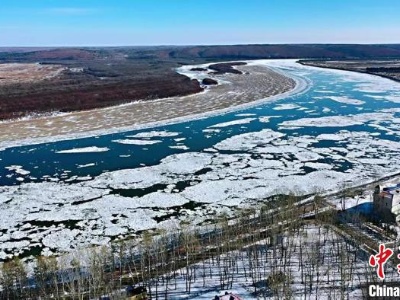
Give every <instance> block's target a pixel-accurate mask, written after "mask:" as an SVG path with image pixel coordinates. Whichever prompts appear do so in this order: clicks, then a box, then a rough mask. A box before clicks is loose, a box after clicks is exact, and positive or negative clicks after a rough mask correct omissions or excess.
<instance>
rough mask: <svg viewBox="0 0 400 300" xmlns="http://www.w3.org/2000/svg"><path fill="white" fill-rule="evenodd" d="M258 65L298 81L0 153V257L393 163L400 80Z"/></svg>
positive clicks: (94, 238)
mask: <svg viewBox="0 0 400 300" xmlns="http://www.w3.org/2000/svg"><path fill="white" fill-rule="evenodd" d="M265 63H266V64H268V65H269V66H272V67H274V68H276V69H277V70H279V71H281V72H284V73H286V74H287V75H289V76H292V77H294V78H298V82H301V83H302V84H303V85H302V87H301V88H298V89H297V92H296V93H294V94H292V95H290V96H287V97H285V98H283V99H280V100H276V101H271V100H268V99H266V100H265V101H258V102H256V103H254V104H253V105H252V106H248V107H247V108H240V110H236V111H230V112H224V113H220V114H214V115H211V116H208V117H203V118H197V119H191V120H187V121H183V122H180V123H175V124H169V125H164V126H158V127H152V128H147V129H141V130H132V131H129V132H120V133H114V134H107V135H100V136H93V137H89V138H82V139H73V140H65V141H57V142H49V143H43V144H35V145H28V146H21V147H12V148H6V149H4V150H3V151H0V210H1V218H0V259H4V258H6V257H7V256H8V255H12V254H15V253H21V254H22V253H23V254H24V255H28V254H31V253H35V254H38V253H42V254H46V253H54V252H60V251H70V249H72V248H79V247H84V246H87V245H89V244H92V245H100V244H106V243H108V242H109V241H110V240H112V239H115V238H122V237H125V236H128V235H135V234H139V233H140V232H141V231H142V230H147V229H154V228H168V227H176V226H179V224H180V222H181V221H183V220H184V221H190V222H191V223H192V224H202V223H204V222H207V219H210V216H212V215H216V214H219V213H221V212H226V213H228V214H230V213H232V212H233V211H234V210H235V209H236V208H240V207H249V206H253V205H255V204H257V203H260V202H262V201H264V200H265V199H266V198H268V197H269V196H272V195H274V194H278V193H289V192H294V193H297V194H308V193H312V192H314V191H317V190H318V191H320V190H334V189H337V188H338V187H340V186H341V185H343V184H344V183H346V184H348V185H356V184H360V183H364V182H367V181H370V180H372V179H375V178H377V177H381V176H384V175H388V174H390V173H395V172H398V165H399V163H400V155H399V154H400V84H398V83H395V82H393V81H390V80H388V79H384V78H379V77H375V76H371V75H366V74H358V73H351V72H345V71H335V70H327V69H316V68H311V67H305V66H301V65H299V64H296V63H295V62H294V61H272V62H271V61H269V62H265Z"/></svg>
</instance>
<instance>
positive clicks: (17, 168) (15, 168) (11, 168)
mask: <svg viewBox="0 0 400 300" xmlns="http://www.w3.org/2000/svg"><path fill="white" fill-rule="evenodd" d="M5 168H6V169H7V170H9V171H14V172H15V173H17V174H19V175H28V174H30V173H31V172H30V171H27V170H24V169H23V168H22V166H17V165H13V166H8V167H5Z"/></svg>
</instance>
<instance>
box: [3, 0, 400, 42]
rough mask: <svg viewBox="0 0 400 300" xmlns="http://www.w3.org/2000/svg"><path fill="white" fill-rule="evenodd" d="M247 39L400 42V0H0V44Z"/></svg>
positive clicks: (244, 40) (263, 40)
mask: <svg viewBox="0 0 400 300" xmlns="http://www.w3.org/2000/svg"><path fill="white" fill-rule="evenodd" d="M246 43H260V44H263V43H266V44H268V43H400V1H399V0H114V1H108V0H68V1H64V0H1V1H0V46H118V45H127V46H128V45H193V44H246Z"/></svg>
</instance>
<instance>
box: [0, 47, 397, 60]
mask: <svg viewBox="0 0 400 300" xmlns="http://www.w3.org/2000/svg"><path fill="white" fill-rule="evenodd" d="M29 50H31V51H29ZM121 55H126V57H128V58H130V59H142V60H143V59H158V60H160V59H161V60H179V59H191V60H213V61H215V60H237V59H260V58H321V59H328V58H332V59H375V58H380V59H382V58H400V44H393V45H386V44H385V45H364V44H287V45H285V44H268V45H219V46H218V45H217V46H163V47H150V46H147V47H109V48H107V47H105V48H104V47H97V48H95V47H90V48H85V47H81V48H57V49H54V48H53V49H44V50H43V49H34V48H0V62H1V61H37V60H41V61H51V60H58V61H59V60H87V59H110V58H112V57H119V58H121V57H120V56H121Z"/></svg>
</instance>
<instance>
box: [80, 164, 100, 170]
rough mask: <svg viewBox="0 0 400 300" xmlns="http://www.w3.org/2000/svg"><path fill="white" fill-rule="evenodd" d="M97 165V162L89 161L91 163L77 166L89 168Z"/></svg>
mask: <svg viewBox="0 0 400 300" xmlns="http://www.w3.org/2000/svg"><path fill="white" fill-rule="evenodd" d="M95 165H96V163H89V164H84V165H78V166H77V168H78V169H81V168H88V167H94V166H95Z"/></svg>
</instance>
